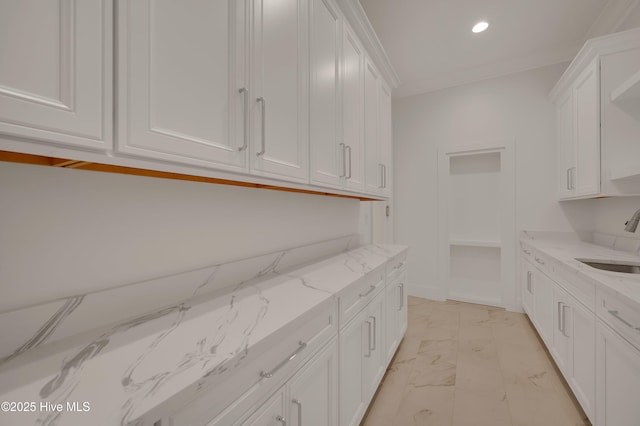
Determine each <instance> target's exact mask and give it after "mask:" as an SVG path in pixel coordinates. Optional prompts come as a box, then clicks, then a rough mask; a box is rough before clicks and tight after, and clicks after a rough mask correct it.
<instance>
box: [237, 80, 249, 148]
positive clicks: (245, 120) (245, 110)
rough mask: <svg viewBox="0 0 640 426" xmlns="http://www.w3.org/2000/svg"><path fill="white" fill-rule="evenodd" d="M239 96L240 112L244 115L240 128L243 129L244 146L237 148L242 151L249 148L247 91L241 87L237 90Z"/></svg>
mask: <svg viewBox="0 0 640 426" xmlns="http://www.w3.org/2000/svg"><path fill="white" fill-rule="evenodd" d="M238 92H239V93H240V94H242V111H243V113H244V117H243V121H242V128H243V129H244V145H242V146H241V147H240V148H238V151H244V150H245V149H247V147H248V146H249V142H248V136H249V131H248V127H249V91H248V90H247V88H246V87H242V88H241V89H239V90H238Z"/></svg>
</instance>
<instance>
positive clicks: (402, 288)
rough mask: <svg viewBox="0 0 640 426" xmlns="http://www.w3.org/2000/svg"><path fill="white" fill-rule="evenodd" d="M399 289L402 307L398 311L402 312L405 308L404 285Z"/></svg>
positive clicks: (399, 286)
mask: <svg viewBox="0 0 640 426" xmlns="http://www.w3.org/2000/svg"><path fill="white" fill-rule="evenodd" d="M398 288H399V289H400V306H398V310H399V311H401V310H402V308H404V283H400V284H399V285H398Z"/></svg>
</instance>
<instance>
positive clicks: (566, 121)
mask: <svg viewBox="0 0 640 426" xmlns="http://www.w3.org/2000/svg"><path fill="white" fill-rule="evenodd" d="M571 94H572V92H571V90H568V91H567V93H566V94H565V96H563V97H562V98H560V100H558V103H557V104H556V125H557V130H556V132H557V135H556V137H557V140H558V154H559V161H558V196H559V197H560V198H570V197H572V196H573V195H574V192H575V191H574V186H575V172H576V169H575V166H576V147H575V139H574V137H573V102H572V97H571Z"/></svg>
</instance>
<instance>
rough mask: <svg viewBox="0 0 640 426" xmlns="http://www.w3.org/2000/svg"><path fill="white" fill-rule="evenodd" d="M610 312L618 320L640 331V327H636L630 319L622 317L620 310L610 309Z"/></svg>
mask: <svg viewBox="0 0 640 426" xmlns="http://www.w3.org/2000/svg"><path fill="white" fill-rule="evenodd" d="M609 313H610V314H611V315H613V316H614V317H615V318H616V319H617V320H618V321H620V322H621V323H623V324H624V325H626V326H627V327H629V328H632V329H634V330H635V331H637V332H640V327H636V326H634V325H633V324H631V323H630V322H629V321H627V320H625V319H624V318H622V317H621V316H620V314H619V312H618V311H609Z"/></svg>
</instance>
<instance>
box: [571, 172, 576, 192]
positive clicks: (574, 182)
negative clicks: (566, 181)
mask: <svg viewBox="0 0 640 426" xmlns="http://www.w3.org/2000/svg"><path fill="white" fill-rule="evenodd" d="M571 189H576V167H575V166H573V167H572V168H571Z"/></svg>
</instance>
